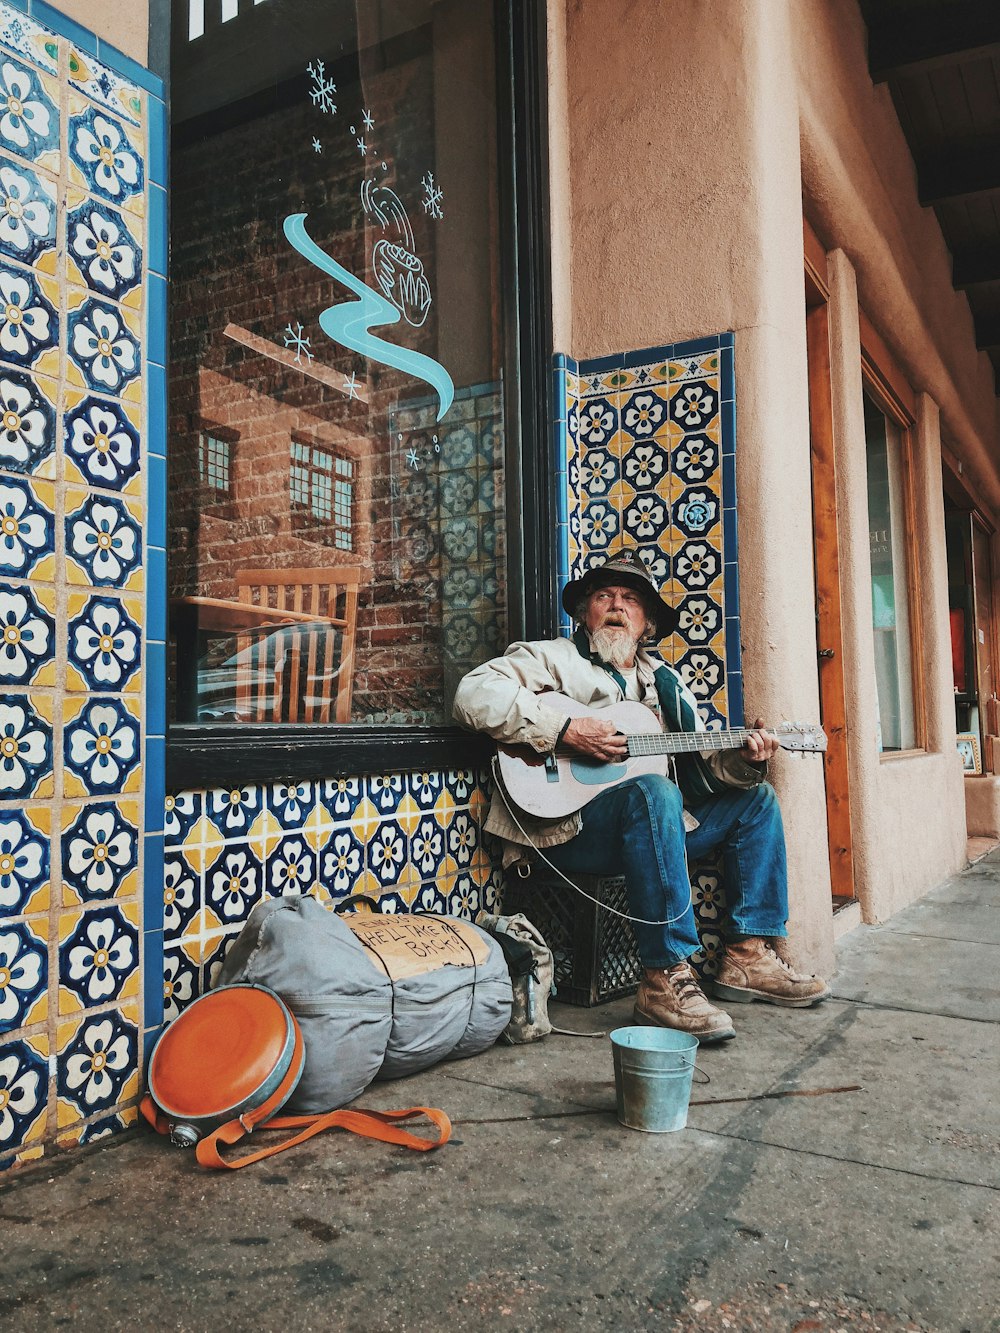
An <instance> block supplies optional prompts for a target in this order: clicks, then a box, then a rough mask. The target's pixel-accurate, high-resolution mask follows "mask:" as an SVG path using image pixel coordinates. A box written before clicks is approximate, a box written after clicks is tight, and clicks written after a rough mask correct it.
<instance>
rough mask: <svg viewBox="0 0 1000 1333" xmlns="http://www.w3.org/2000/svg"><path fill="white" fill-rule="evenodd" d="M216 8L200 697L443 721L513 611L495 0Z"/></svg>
mask: <svg viewBox="0 0 1000 1333" xmlns="http://www.w3.org/2000/svg"><path fill="white" fill-rule="evenodd" d="M215 9H217V6H208V7H207V9H205V10H204V13H203V10H202V7H200V6H199V7H198V22H197V23H194V25H193V27H192V24H191V22H190V21H189V20H190V19H191V13H193V10H191V6H190V5H189V4H188V0H175V4H174V43H173V60H172V90H173V113H172V114H173V125H172V159H171V182H172V183H171V271H170V279H171V288H170V290H171V312H170V335H171V342H170V367H171V368H170V439H169V445H170V449H169V453H170V539H169V547H170V569H169V595H170V609H171V618H170V619H171V643H172V661H173V681H172V686H173V688H172V695H171V706H172V712H173V718H174V720H175V721H177V722H186V723H192V722H197V723H202V724H211V723H234V722H236V723H239V722H257V723H260V722H273V723H316V722H321V723H322V722H329V723H336V722H340V723H355V724H368V725H382V726H386V725H388V726H413V725H433V724H442V723H445V722H447V721H448V720H449V719H450V714H451V698H452V695H453V693H454V688H455V685H456V683H457V681H458V679H459V678H460V677H461V676H462V675H463V674H464V673H465V672H466V671H467V670H468V669H469V667H470V666H472V665H474V664H475V663H477V662H479V661H481V660H483V659H484V658H485V657H487V656H490V655H492V654H493V653H495V652H497V651H499V650H500V649H501V648H502V646H503V645H504V643H505V642H506V640H507V637H508V632H507V611H506V608H507V597H506V577H505V562H504V556H505V550H506V542H507V528H506V515H505V504H504V495H505V448H506V443H507V431H506V429H505V416H504V408H503V396H502V387H503V378H504V349H505V347H506V346H507V345H508V344H509V342H510V340H509V339H508V338H507V333H506V329H505V316H504V309H505V306H504V302H503V301H502V299H501V297H502V293H503V290H504V288H503V281H504V279H503V277H502V274H501V264H500V250H501V247H500V242H499V240H498V237H499V236H500V235H501V226H500V214H499V205H498V198H499V196H500V190H499V186H498V167H497V160H498V151H497V142H496V140H497V135H496V129H497V108H496V99H495V86H494V85H495V75H494V69H495V64H496V57H495V50H494V47H495V36H494V31H493V17H492V16H493V7H492V6H491V5H489V4H475V5H470V4H467V3H464V0H443V2H440V3H438V2H434V0H400V3H391V2H390V0H371V3H366V4H363V5H358V4H355V3H353V2H351V3H348V2H347V0H261V2H260V3H258V4H256V5H254V6H252V7H247V6H241V7H240V12H238V13H234V15H233V16H231V17H230V18H229V19H228V21H226V22H221V21H220V19H219V16H218V15H215V16H214V19H213V10H215ZM202 29H204V30H202ZM192 32H194V33H195V36H194V37H192V35H191V34H192ZM508 373H509V371H508Z"/></svg>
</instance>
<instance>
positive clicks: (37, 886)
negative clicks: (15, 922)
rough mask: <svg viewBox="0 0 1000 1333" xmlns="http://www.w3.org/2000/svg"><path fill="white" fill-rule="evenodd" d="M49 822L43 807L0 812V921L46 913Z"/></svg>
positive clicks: (47, 810) (48, 881)
mask: <svg viewBox="0 0 1000 1333" xmlns="http://www.w3.org/2000/svg"><path fill="white" fill-rule="evenodd" d="M51 819H52V814H51V810H50V808H49V807H48V806H44V805H43V806H23V807H22V808H21V809H9V810H3V811H0V920H4V919H8V920H12V919H13V918H14V917H19V916H32V915H36V914H37V913H39V912H46V911H48V908H49V903H50V900H51V885H50V880H49V875H50V870H51V857H50V852H49V826H50V824H51Z"/></svg>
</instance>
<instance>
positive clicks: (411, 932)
mask: <svg viewBox="0 0 1000 1333" xmlns="http://www.w3.org/2000/svg"><path fill="white" fill-rule="evenodd" d="M341 920H342V921H343V922H344V924H345V925H346V926H349V927H350V929H351V930H352V931H353V932H354V935H355V937H356V938H357V940H358V941H359V942H360V943H361V944H363V945H364V947H365V949H366V950H367V951H368V952H369V953H370V954H371V955H372V957H373V958H374V959H375V961H376V962H377V963H379V964H381V966H382V967H383V968H384V969H385V970H386V972H387V973H388V974H389V976H390V977H391V978H392V979H393V981H401V980H402V979H403V978H404V977H415V976H419V975H420V974H422V973H425V972H436V971H437V969H438V968H439V967H445V966H451V967H472V966H473V965H476V966H479V965H481V964H483V963H485V962H486V960H487V959H488V958H489V956H490V946H489V943H488V941H487V940H486V939H484V937H483V936H482V935H481V934H480V933H479V931H477V930H476V929H474V927H472V926H471V925H469V923H468V922H467V921H458V920H456V919H455V918H453V917H448V918H445V917H433V916H394V915H392V914H391V913H386V914H385V915H384V916H381V915H376V914H375V913H374V912H354V913H351V914H347V915H345V916H343V917H342V918H341Z"/></svg>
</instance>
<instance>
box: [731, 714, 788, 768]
mask: <svg viewBox="0 0 1000 1333" xmlns="http://www.w3.org/2000/svg"><path fill="white" fill-rule="evenodd" d="M763 727H764V719H763V718H762V717H759V718H758V719H757V721H756V722H755V723H754V724H753V731H752V732H751V733H750V735H749V736H748V737H747V743H746V745H744V747H743V749H742V750H740V754H741V755H742V756H743V758H744V759H749V760H750V762H751V763H752V764H764V763H766V762H767V760H768V759H770V758H772V756H773V755H775V754H776V753H777V752H778V750H780V749H781V746H780V745H779V744H778V740H777V737H776V736H773V735H772V734H771V732H769V731H764V730H763Z"/></svg>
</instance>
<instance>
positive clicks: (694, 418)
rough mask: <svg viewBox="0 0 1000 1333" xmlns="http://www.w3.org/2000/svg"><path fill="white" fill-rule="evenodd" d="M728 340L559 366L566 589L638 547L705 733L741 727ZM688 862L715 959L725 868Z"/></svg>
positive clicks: (667, 644) (667, 647)
mask: <svg viewBox="0 0 1000 1333" xmlns="http://www.w3.org/2000/svg"><path fill="white" fill-rule="evenodd" d="M733 346H734V339H733V334H731V333H723V334H719V335H715V336H712V337H708V338H700V339H698V340H697V341H694V342H687V343H676V344H673V345H671V346H667V347H651V348H646V349H644V350H642V351H636V352H627V353H623V354H621V355H617V356H607V357H601V358H599V359H596V360H591V361H581V362H575V361H573V360H571V359H570V358H569V357H565V356H557V357H556V366H555V371H554V376H555V392H554V401H555V402H556V404H557V405H558V407H557V421H556V429H555V470H556V474H557V477H558V479H559V484H558V485H557V488H556V493H557V495H558V496H559V497H560V502H561V503H562V505H563V508H562V509H561V511H560V514H559V543H558V551H559V583H560V586H561V585H562V584H563V583H565V582H566V580H567V579H569V578H578V577H579V576H580V575H581V574H582V573H583V572H584V571H585V570H587V569H589V568H590V567H591V566H593V565H598V564H601V563H603V561H604V560H606V559H607V557H608V553H609V552H610V551H613V550H615V549H616V548H618V547H620V546H623V545H624V546H633V547H636V548H637V549H638V550H639V552H640V553H641V555H642V557H643V559H644V560H645V562H646V565H647V566H648V568H649V569H650V571H651V572H652V574H653V577H654V578H655V579H656V582H657V584H658V586H659V587H660V589H661V591H662V592H663V593H664V595H665V596H666V598H667V600H668V601H670V602H671V603H672V604H673V605H674V606H675V607H676V608H677V610H678V611H679V612H680V623H679V625H678V628H677V631H676V633H675V634H673V635H671V637H670V638H669V639H665V640H664V641H663V642H662V643H661V644H660V645H659V650H660V652H661V653H662V655H663V656H664V657H665V658H666V660H667V661H668V662H670V663H671V664H672V665H673V666H675V667H676V668H677V670H678V671H679V672H680V674H681V675H682V676H683V678H684V680H685V681H686V682H687V684H688V686H689V687H690V688H691V690H692V691H693V693H694V694H695V696H696V698H697V699H698V701H699V708H700V711H701V714H702V717H703V719H704V721H705V725H706V726H707V727H708V728H709V729H710V730H721V729H722V728H725V727H727V726H734V727H737V726H741V725H742V724H743V677H742V668H741V661H740V622H739V577H738V571H737V549H736V543H737V533H736V402H735V396H736V395H735V375H734V367H733ZM563 628H564V631H565V632H567V633H568V632H569V621H568V619H567V620H566V621H565V623H564V626H563ZM691 870H692V875H691V878H692V887H693V890H694V898H695V911H696V914H697V916H698V921H699V928H700V931H701V940H702V957H701V958H699V959H696V961H698V962H699V963H703V964H705V965H706V966H707V967H708V968H709V969H711V967H712V965H713V962H714V955H715V953H716V951H717V949H718V947H719V942H720V941H719V935H718V932H717V927H718V922H719V919H720V916H721V915H722V913H723V911H724V907H723V900H724V895H723V890H722V885H721V882H720V872H719V869H718V867H717V866H715V865H701V866H692V868H691Z"/></svg>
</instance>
